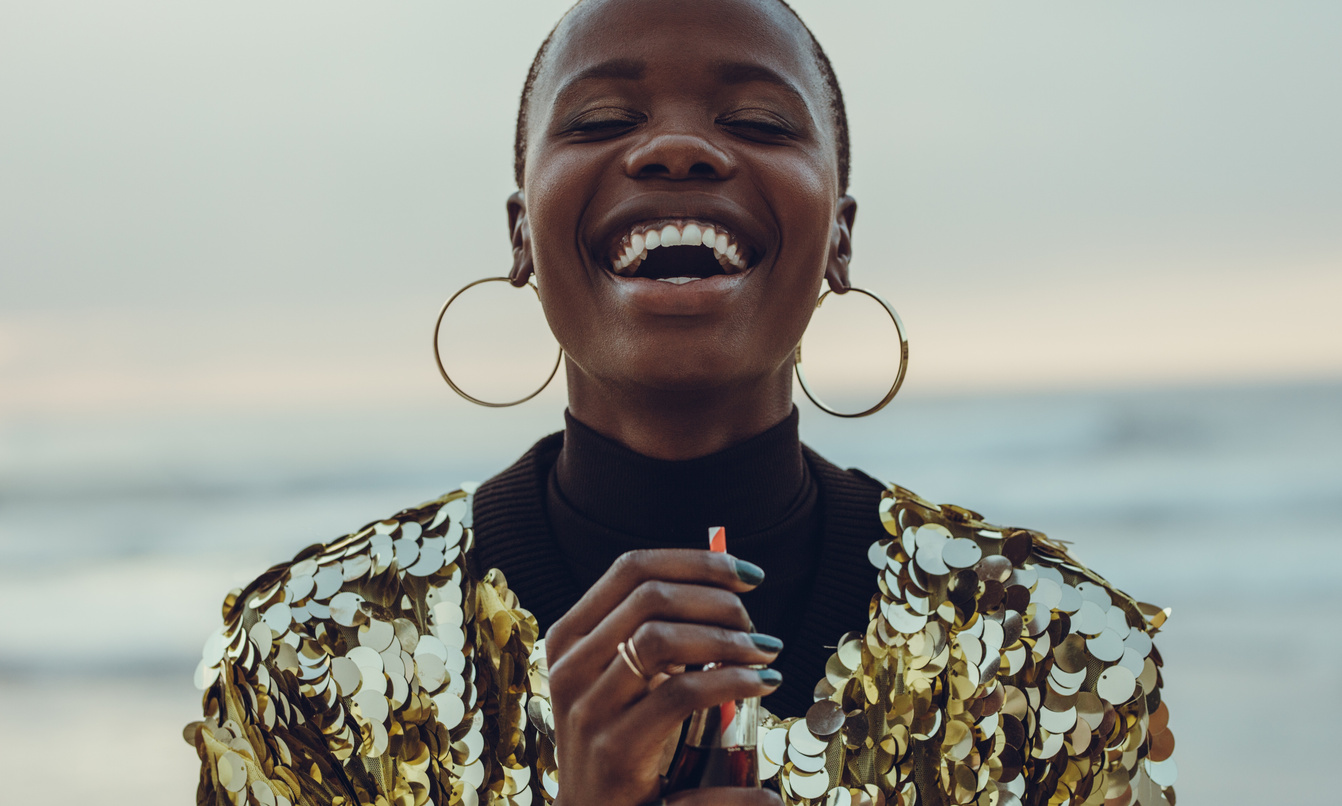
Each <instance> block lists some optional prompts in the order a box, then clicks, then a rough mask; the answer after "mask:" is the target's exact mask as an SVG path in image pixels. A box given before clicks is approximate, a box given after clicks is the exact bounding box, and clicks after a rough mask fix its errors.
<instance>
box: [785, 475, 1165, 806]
mask: <svg viewBox="0 0 1342 806" xmlns="http://www.w3.org/2000/svg"><path fill="white" fill-rule="evenodd" d="M880 516H881V522H882V523H883V525H884V526H885V531H886V532H887V534H888V538H887V539H883V540H880V541H877V542H876V543H874V544H873V545H872V546H871V550H870V552H869V559H870V561H871V563H872V565H873V566H875V568H876V569H877V574H878V585H879V587H880V592H879V593H878V594H877V595H876V596H875V597H874V598H873V600H872V602H871V606H870V610H869V612H870V621H869V623H868V624H867V627H866V630H865V631H863V632H857V631H854V632H849V633H847V634H845V635H843V636H842V637H840V638H839V640H838V642H837V651H836V652H835V654H834V655H833V656H832V657H831V658H830V660H829V663H828V666H827V668H826V670H825V671H826V676H825V679H824V680H822V681H821V682H820V684H819V685H818V686H817V688H816V694H815V697H816V703H815V705H813V706H812V707H811V709H810V711H809V712H808V713H807V714H806V716H805V717H804V718H800V719H791V720H783V721H780V720H776V719H769V720H767V721H766V723H765V725H764V730H763V731H762V734H761V735H762V739H761V755H760V758H761V765H762V768H763V769H762V776H763V777H765V778H766V781H767V785H772V786H774V787H776V788H777V789H778V790H779V791H780V793H781V794H782V795H783V799H784V801H785V802H787V803H790V804H792V803H796V804H816V806H819V804H826V805H827V806H850V804H860V805H861V806H872V805H873V804H874V806H883V805H884V804H887V803H889V804H901V805H902V806H912V804H915V803H924V804H931V805H932V806H941V804H978V805H979V806H1019V804H1094V805H1098V804H1106V806H1129V805H1130V804H1134V803H1140V804H1143V806H1164V804H1169V806H1173V804H1174V802H1175V798H1174V790H1173V788H1172V785H1173V783H1174V777H1175V767H1174V762H1173V761H1172V760H1171V759H1170V754H1171V752H1172V751H1173V748H1174V738H1173V735H1172V734H1171V733H1170V732H1169V729H1168V710H1167V708H1166V706H1165V703H1164V702H1163V701H1162V699H1161V659H1160V653H1159V652H1158V651H1157V650H1156V649H1155V647H1154V645H1153V644H1152V641H1151V638H1152V636H1153V635H1154V634H1155V633H1156V632H1157V631H1158V630H1159V629H1160V627H1161V625H1162V624H1163V623H1164V621H1165V619H1166V617H1167V616H1168V611H1167V610H1162V609H1160V608H1156V607H1153V606H1151V605H1146V604H1142V603H1138V602H1135V601H1133V600H1132V599H1131V598H1129V597H1128V596H1126V595H1124V594H1123V593H1121V592H1120V591H1117V590H1116V589H1114V588H1113V587H1112V586H1110V585H1109V584H1108V583H1107V582H1105V580H1104V579H1102V578H1100V577H1099V576H1098V575H1096V574H1094V573H1093V572H1091V571H1090V570H1088V569H1087V568H1086V567H1085V566H1083V565H1081V564H1080V563H1079V562H1077V561H1076V559H1075V558H1073V557H1072V556H1071V554H1070V553H1069V552H1068V550H1067V548H1066V546H1065V545H1063V544H1062V543H1059V542H1057V541H1053V540H1050V539H1049V538H1047V537H1046V536H1045V535H1043V534H1041V533H1039V532H1032V531H1028V530H1023V529H1008V528H1002V527H998V526H993V525H991V524H988V523H985V522H984V521H983V518H982V516H980V515H978V514H977V513H975V512H972V511H970V510H967V509H963V508H961V507H955V506H950V505H940V506H938V505H935V504H932V503H930V502H927V501H924V500H923V499H921V498H919V497H917V496H916V495H914V494H913V493H911V492H909V491H908V490H905V489H903V488H900V487H891V488H890V489H889V490H888V491H887V492H886V493H885V495H884V498H883V500H882V502H881V507H880Z"/></svg>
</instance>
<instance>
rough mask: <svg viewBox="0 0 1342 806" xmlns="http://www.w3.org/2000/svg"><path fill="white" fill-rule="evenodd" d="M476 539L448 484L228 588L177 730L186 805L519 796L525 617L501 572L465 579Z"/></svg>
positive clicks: (525, 768)
mask: <svg viewBox="0 0 1342 806" xmlns="http://www.w3.org/2000/svg"><path fill="white" fill-rule="evenodd" d="M471 541H472V535H471V529H470V500H469V496H468V493H467V491H460V492H457V493H452V494H450V495H448V496H445V497H443V498H441V499H438V500H436V501H432V502H429V503H428V504H425V505H423V506H421V507H418V508H415V509H411V510H406V511H404V512H402V513H400V514H398V515H397V516H396V517H395V518H392V519H389V520H385V521H380V522H378V523H374V524H370V525H369V526H367V527H365V528H364V529H362V530H360V531H358V532H355V533H353V534H351V535H348V536H346V537H344V538H342V539H341V540H338V541H336V542H334V543H331V544H328V545H317V546H312V547H310V548H308V549H306V550H304V551H303V552H301V553H300V554H299V555H298V556H297V557H296V558H295V559H294V561H293V562H290V563H287V564H284V565H281V566H277V567H275V568H273V569H271V570H270V571H269V572H267V573H266V574H264V575H263V576H261V577H260V578H259V579H257V580H256V581H255V582H254V583H252V584H251V585H250V586H248V587H247V588H246V589H245V590H242V591H237V592H234V593H233V594H231V595H230V596H229V597H228V598H227V600H226V601H225V603H224V613H223V627H222V628H221V629H220V630H219V631H218V632H217V633H215V634H214V635H212V636H211V637H210V638H209V640H208V641H207V642H206V645H205V649H204V652H203V657H202V659H201V662H200V666H199V667H198V668H197V672H196V678H197V685H198V686H199V687H200V688H202V689H203V690H204V692H205V694H204V701H203V707H204V719H202V720H201V721H198V722H193V723H192V724H190V725H188V726H187V728H186V731H185V736H186V739H187V741H188V742H189V743H191V744H192V745H194V747H195V749H196V752H197V754H198V755H199V757H200V760H201V776H200V785H199V789H198V794H197V803H198V804H200V806H205V805H206V804H210V805H211V806H224V804H257V805H259V806H271V805H272V804H273V805H275V806H285V805H286V804H304V806H309V805H310V806H319V805H320V806H327V804H331V805H332V806H353V804H375V805H376V806H390V805H391V804H398V805H400V806H423V804H429V803H432V804H437V805H439V806H448V805H449V804H464V805H465V806H476V804H478V803H480V802H481V799H482V798H483V799H484V800H485V801H486V802H495V801H496V800H497V798H499V797H503V798H506V799H507V801H508V802H509V803H511V804H516V806H529V804H530V803H531V800H532V797H531V796H532V793H533V791H534V782H533V780H532V772H531V771H532V769H533V766H534V763H535V761H536V759H535V755H536V752H537V748H536V744H535V742H533V741H529V739H528V736H527V735H526V734H525V732H524V728H525V726H526V724H527V718H526V692H527V691H528V690H529V689H530V688H531V687H532V684H531V682H530V680H529V672H530V671H531V665H530V663H529V660H530V658H531V657H532V655H533V653H534V649H535V647H534V645H535V644H536V637H537V636H536V632H537V630H536V622H535V620H534V619H533V618H531V616H530V614H528V613H526V612H525V611H523V610H521V609H520V608H518V607H517V606H516V597H514V596H513V595H512V594H511V592H509V591H508V589H507V584H506V581H505V580H504V579H503V577H502V575H501V574H498V573H497V572H493V573H491V574H488V575H485V578H484V579H483V580H475V579H472V578H471V576H470V574H469V572H468V571H467V570H466V568H465V562H464V561H463V557H464V556H465V554H466V553H467V552H469V550H470V548H471ZM551 758H552V756H551Z"/></svg>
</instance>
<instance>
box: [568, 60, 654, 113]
mask: <svg viewBox="0 0 1342 806" xmlns="http://www.w3.org/2000/svg"><path fill="white" fill-rule="evenodd" d="M647 70H648V64H647V62H645V61H643V60H642V59H609V60H607V61H604V62H599V63H597V64H594V65H592V66H591V67H587V68H584V69H582V70H580V71H578V74H577V75H575V76H573V77H572V78H570V79H569V80H568V81H565V82H564V85H563V86H562V87H560V88H559V91H558V92H556V93H555V101H556V103H557V102H558V101H559V99H561V98H563V97H564V95H565V94H567V93H568V92H571V91H572V90H573V88H574V87H577V86H578V85H579V84H581V83H582V82H584V81H592V80H594V79H602V78H605V79H619V80H623V81H638V80H639V79H641V78H643V74H644V73H646V72H647Z"/></svg>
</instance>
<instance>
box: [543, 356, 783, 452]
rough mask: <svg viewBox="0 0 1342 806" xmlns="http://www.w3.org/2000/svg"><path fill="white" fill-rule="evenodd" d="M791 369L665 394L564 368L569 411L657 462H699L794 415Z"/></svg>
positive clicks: (605, 434) (656, 390)
mask: <svg viewBox="0 0 1342 806" xmlns="http://www.w3.org/2000/svg"><path fill="white" fill-rule="evenodd" d="M791 369H792V365H791V362H789V363H787V364H785V365H784V366H783V367H780V369H779V371H776V372H775V373H773V374H772V375H770V376H769V377H767V378H765V379H763V380H762V381H761V380H760V379H753V380H751V381H750V382H748V383H741V384H735V385H729V386H723V387H718V388H715V389H695V390H684V391H667V390H664V389H651V388H647V387H633V386H621V385H618V384H610V383H604V382H602V381H600V380H598V379H594V378H592V377H591V376H588V375H586V374H584V373H583V372H582V371H581V370H580V369H578V368H577V367H575V366H574V365H573V364H572V362H568V363H567V366H566V373H567V380H568V388H569V411H570V412H572V414H573V416H574V417H576V418H577V419H578V420H580V421H582V422H583V423H585V424H586V425H587V426H588V427H589V428H591V429H592V430H594V431H596V432H597V433H599V434H601V435H602V436H604V437H606V438H607V439H612V440H615V441H616V442H618V443H620V444H622V445H624V446H625V447H627V448H629V449H630V450H632V451H635V452H636V453H641V454H643V455H644V456H648V457H652V458H654V459H668V460H675V461H681V460H685V459H697V458H699V457H701V456H708V455H709V454H712V453H717V452H718V451H721V450H725V449H726V448H730V447H732V446H733V445H737V444H739V443H741V442H745V441H746V440H748V439H750V438H751V437H754V436H757V435H759V434H762V433H764V432H765V431H767V430H769V429H770V428H772V427H773V426H775V425H777V424H778V423H780V422H782V421H783V419H784V418H786V417H787V416H788V415H789V414H791V413H792V372H791Z"/></svg>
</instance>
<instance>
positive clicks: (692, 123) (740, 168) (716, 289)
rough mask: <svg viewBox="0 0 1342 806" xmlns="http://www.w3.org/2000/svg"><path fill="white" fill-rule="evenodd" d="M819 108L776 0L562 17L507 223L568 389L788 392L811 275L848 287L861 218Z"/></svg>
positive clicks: (791, 24)
mask: <svg viewBox="0 0 1342 806" xmlns="http://www.w3.org/2000/svg"><path fill="white" fill-rule="evenodd" d="M829 104H830V101H829V97H828V95H827V93H826V91H825V85H824V81H823V78H822V76H821V74H820V71H819V68H818V67H817V65H816V63H815V59H814V56H813V55H812V51H811V45H810V42H809V39H808V37H807V34H806V33H805V31H804V29H803V28H802V26H801V25H800V24H799V23H798V22H797V21H796V20H795V19H794V18H793V17H792V16H791V15H790V14H788V13H787V12H786V11H785V10H784V9H782V8H781V7H780V6H779V4H777V3H774V2H769V1H768V0H680V1H679V2H667V0H590V1H589V2H587V3H585V4H584V5H582V6H580V7H579V8H578V9H577V10H575V11H574V12H573V13H571V14H570V15H569V17H568V18H567V19H566V20H565V21H564V23H563V24H562V25H561V27H560V29H559V30H558V31H557V32H556V35H555V39H554V40H553V42H552V44H551V46H550V50H549V53H548V54H547V57H546V60H545V66H544V67H543V69H542V72H541V74H540V76H539V78H538V80H537V82H536V84H535V87H534V90H533V94H532V98H531V101H530V107H529V132H528V148H527V153H526V173H525V183H524V188H523V193H522V194H521V197H520V198H518V197H514V199H513V200H511V201H510V204H509V212H510V217H511V224H512V229H513V239H514V246H515V247H516V248H517V254H518V256H519V257H518V260H519V265H520V267H521V268H520V270H521V271H522V272H525V271H526V270H527V268H528V263H529V268H531V269H533V270H534V271H535V273H536V275H537V277H538V281H539V287H540V292H541V298H542V302H543V304H544V308H545V313H546V317H547V319H548V320H549V323H550V326H551V328H552V329H553V331H554V333H555V336H556V338H557V339H558V340H559V343H560V344H561V345H562V346H563V347H564V350H565V352H566V353H567V355H568V357H569V361H570V362H571V364H572V366H570V371H569V377H570V384H573V383H584V382H587V381H588V380H590V381H595V382H597V383H598V384H599V385H601V386H611V385H614V386H616V387H624V388H627V387H629V386H634V387H642V388H648V389H655V390H666V391H694V390H701V389H704V390H706V389H718V388H722V387H726V386H732V385H740V384H751V383H760V382H767V380H769V379H778V378H779V377H780V373H781V374H782V377H783V378H784V379H786V374H787V373H788V372H789V371H790V369H791V357H792V352H793V349H794V348H795V346H796V344H797V342H798V341H799V340H800V338H801V335H802V332H803V331H804V330H805V328H806V324H807V322H808V321H809V319H810V316H811V313H812V311H813V310H814V303H815V299H816V296H817V294H818V293H819V289H820V284H821V281H822V279H824V278H825V276H826V275H827V273H828V275H829V277H830V280H831V283H832V284H838V285H840V286H844V285H846V283H847V276H846V271H847V260H848V250H849V231H850V228H851V225H852V220H853V216H854V214H855V212H856V204H855V203H854V202H853V201H852V199H850V198H848V197H846V196H845V197H842V198H841V197H840V195H839V187H838V168H837V158H836V156H835V140H834V138H835V133H834V129H833V124H832V113H831V108H830V105H829ZM710 230H711V232H710ZM676 241H681V242H682V243H680V244H679V245H675V242H676Z"/></svg>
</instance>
